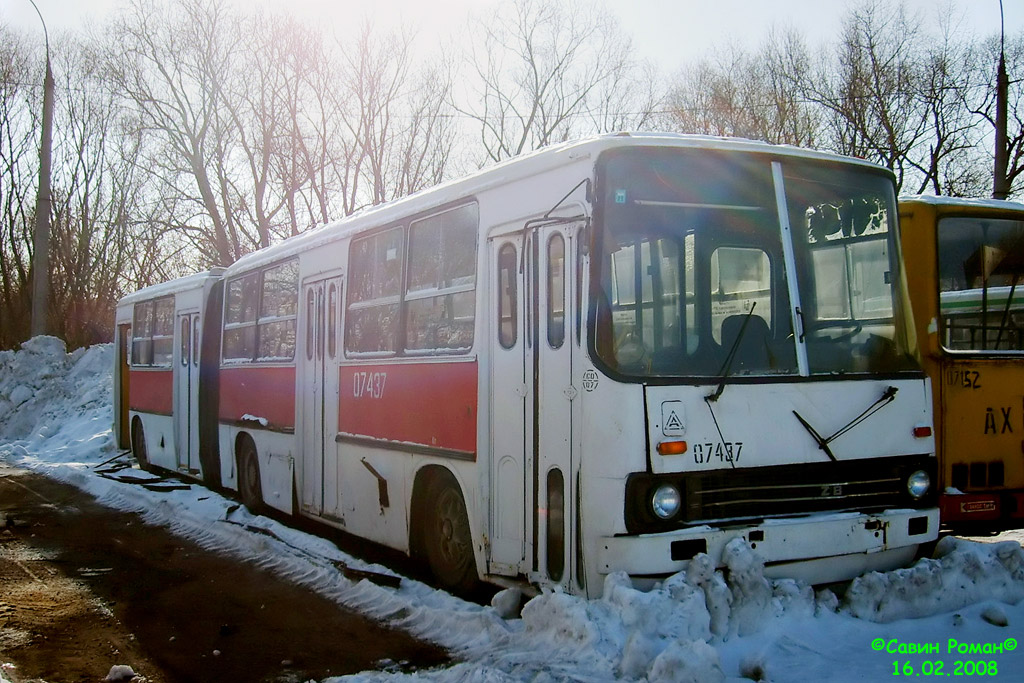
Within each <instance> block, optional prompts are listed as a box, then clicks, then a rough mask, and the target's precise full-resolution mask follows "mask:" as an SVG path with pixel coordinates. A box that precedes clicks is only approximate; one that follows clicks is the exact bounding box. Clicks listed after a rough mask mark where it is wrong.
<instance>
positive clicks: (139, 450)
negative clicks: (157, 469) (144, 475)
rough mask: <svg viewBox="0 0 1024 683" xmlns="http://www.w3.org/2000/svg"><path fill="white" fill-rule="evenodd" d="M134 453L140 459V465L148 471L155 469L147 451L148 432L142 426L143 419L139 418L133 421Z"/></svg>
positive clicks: (136, 458)
mask: <svg viewBox="0 0 1024 683" xmlns="http://www.w3.org/2000/svg"><path fill="white" fill-rule="evenodd" d="M132 454H133V455H134V456H135V460H137V461H138V463H139V467H141V468H142V469H144V470H145V471H147V472H152V471H153V466H152V465H150V464H149V454H148V453H146V432H145V430H144V429H143V428H142V420H140V419H139V418H135V421H134V422H132Z"/></svg>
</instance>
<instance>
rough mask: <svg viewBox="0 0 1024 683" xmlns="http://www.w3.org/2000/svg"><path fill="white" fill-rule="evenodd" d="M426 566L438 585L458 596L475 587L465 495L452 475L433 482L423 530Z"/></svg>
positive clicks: (475, 579)
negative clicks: (463, 497)
mask: <svg viewBox="0 0 1024 683" xmlns="http://www.w3.org/2000/svg"><path fill="white" fill-rule="evenodd" d="M423 541H424V546H425V548H424V551H425V554H426V556H427V564H428V565H429V567H430V572H431V573H432V574H433V575H434V578H435V579H436V580H437V582H438V584H439V585H440V586H441V587H442V588H444V589H445V590H449V591H452V592H455V593H468V592H469V591H470V590H471V589H472V588H473V587H474V586H476V584H477V582H478V581H479V579H478V578H477V575H476V560H475V559H474V557H473V540H472V538H471V536H470V533H469V518H468V517H467V515H466V504H465V503H464V502H463V500H462V493H460V492H459V488H458V486H457V485H456V484H455V482H454V481H453V480H452V478H451V477H450V476H447V475H446V476H441V477H438V478H437V479H435V480H434V482H433V485H432V486H431V490H430V493H429V495H428V500H427V517H426V520H425V524H424V527H423Z"/></svg>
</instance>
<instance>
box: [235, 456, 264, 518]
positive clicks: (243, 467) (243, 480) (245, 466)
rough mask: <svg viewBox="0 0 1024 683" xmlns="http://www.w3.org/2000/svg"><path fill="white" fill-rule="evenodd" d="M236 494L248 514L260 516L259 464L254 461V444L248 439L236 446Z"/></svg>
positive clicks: (261, 495) (261, 501)
mask: <svg viewBox="0 0 1024 683" xmlns="http://www.w3.org/2000/svg"><path fill="white" fill-rule="evenodd" d="M238 494H239V495H240V496H241V497H242V504H243V505H245V507H247V508H248V509H249V512H251V513H253V514H254V515H258V514H260V512H261V511H262V510H263V488H262V486H261V484H260V462H259V460H257V459H256V444H254V443H253V442H252V439H250V438H249V437H243V438H242V441H241V443H240V444H238Z"/></svg>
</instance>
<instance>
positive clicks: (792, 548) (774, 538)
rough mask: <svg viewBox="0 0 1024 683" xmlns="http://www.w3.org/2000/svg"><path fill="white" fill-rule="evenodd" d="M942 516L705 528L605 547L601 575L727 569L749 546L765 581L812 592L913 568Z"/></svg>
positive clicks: (925, 513)
mask: <svg viewBox="0 0 1024 683" xmlns="http://www.w3.org/2000/svg"><path fill="white" fill-rule="evenodd" d="M938 533H939V510H938V508H928V509H924V510H886V511H885V512H882V513H880V514H874V515H867V514H861V513H856V512H849V513H833V514H827V515H812V516H808V517H798V518H787V519H773V520H765V521H763V522H762V523H761V524H758V525H756V526H754V525H743V526H740V525H737V526H734V527H711V526H701V527H694V528H689V529H681V530H678V531H671V532H665V533H659V534H642V535H636V536H608V537H604V538H602V539H600V547H599V549H598V555H597V559H598V571H599V572H600V573H601V574H610V573H612V572H615V571H624V572H626V573H627V574H629V575H630V576H633V577H636V578H641V577H646V578H662V577H666V576H669V575H671V574H674V573H676V572H678V571H680V570H682V569H685V568H686V566H687V563H688V561H689V560H690V559H692V558H693V557H694V556H695V555H696V554H697V553H707V555H708V556H710V557H711V558H712V559H713V560H714V561H715V563H716V566H718V567H722V566H723V565H722V558H723V551H724V549H725V546H726V545H727V544H728V543H729V542H730V541H732V540H733V539H736V538H742V539H744V540H746V541H747V542H748V543H749V544H750V546H751V548H752V549H753V550H754V552H755V553H757V555H758V556H760V558H761V559H763V560H764V563H765V576H768V577H771V578H793V579H799V580H802V581H805V582H807V583H809V584H821V583H831V582H833V581H845V580H848V579H851V578H853V577H855V576H859V575H860V574H863V573H864V572H866V571H887V570H890V569H895V568H897V567H900V566H906V565H907V564H909V563H910V562H911V561H912V560H913V559H914V556H915V555H916V553H917V549H918V546H920V545H921V544H923V543H929V542H931V541H934V540H935V539H936V538H938Z"/></svg>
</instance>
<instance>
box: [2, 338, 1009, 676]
mask: <svg viewBox="0 0 1024 683" xmlns="http://www.w3.org/2000/svg"><path fill="white" fill-rule="evenodd" d="M112 367H113V345H111V344H101V345H96V346H92V347H90V348H88V349H84V348H83V349H77V350H76V351H74V352H72V353H70V354H68V353H66V352H65V348H64V343H63V342H62V341H60V340H59V339H56V338H53V337H36V338H34V339H32V340H29V341H28V342H25V344H23V345H22V347H21V349H20V350H18V351H0V460H3V461H5V462H7V463H9V464H11V465H14V466H19V467H23V468H26V469H31V470H33V471H35V472H37V473H39V474H42V475H45V476H49V477H52V478H55V479H58V480H61V481H64V482H67V483H69V484H73V485H75V486H77V487H78V488H80V489H82V490H84V491H86V492H88V493H90V494H91V495H93V496H95V497H96V498H97V500H98V501H99V502H100V503H101V504H103V505H107V506H108V507H112V508H117V509H120V510H125V511H130V512H136V513H138V514H139V515H140V516H141V517H142V519H143V521H144V522H145V523H147V524H153V525H161V526H165V527H167V528H169V529H170V530H171V531H172V532H173V533H176V534H178V535H180V536H182V537H185V538H189V539H191V540H193V541H195V542H197V543H199V544H200V545H202V546H203V547H205V548H210V549H216V550H217V551H219V552H223V553H226V554H228V555H231V556H234V557H236V558H238V559H239V560H243V561H248V562H253V563H255V564H257V565H259V566H260V567H262V568H264V569H266V570H267V571H269V572H272V573H274V574H275V575H277V576H278V577H279V578H280V579H281V580H282V581H291V582H293V583H296V584H298V585H302V586H305V587H306V588H308V589H310V590H313V591H316V592H317V593H319V594H321V595H323V596H324V597H325V598H327V599H330V600H333V601H335V602H336V603H337V604H339V605H341V606H344V607H346V608H349V609H352V610H356V611H359V612H361V613H363V614H366V615H367V616H369V617H372V618H375V619H378V620H380V621H381V622H384V623H386V624H389V625H391V626H394V627H396V628H400V629H403V630H405V631H407V632H409V633H411V634H412V635H414V636H417V637H419V638H422V639H424V640H428V641H431V642H433V643H436V644H438V645H440V646H442V647H444V648H446V649H448V650H449V651H450V652H451V653H452V655H453V657H454V658H455V659H456V661H458V662H459V663H458V664H456V665H454V666H451V667H449V668H443V669H438V670H426V671H419V672H416V673H414V674H396V673H391V672H389V671H387V670H385V669H386V668H387V663H386V662H381V665H380V670H371V671H364V672H362V673H360V674H356V675H354V676H350V677H346V679H345V681H346V682H347V683H427V682H433V683H520V682H524V683H525V682H526V681H534V682H537V681H543V682H544V683H561V682H562V681H565V682H570V681H572V682H576V681H587V682H588V683H613V681H626V682H629V681H635V682H636V683H661V682H662V681H664V682H666V683H667V682H669V681H671V682H672V683H683V682H685V681H694V682H700V683H715V682H723V683H750V681H751V680H763V681H777V682H779V681H787V682H789V681H795V682H797V683H800V682H801V681H815V682H817V681H838V682H844V683H845V682H848V681H849V682H853V681H881V680H892V677H893V676H896V675H899V676H905V675H913V674H915V673H916V674H917V675H922V674H931V675H934V674H935V673H936V672H941V673H942V674H943V675H955V672H956V670H957V667H958V664H959V667H960V671H961V674H965V675H973V676H979V675H982V674H984V675H985V680H1002V681H1010V680H1019V678H1020V672H1021V671H1022V670H1024V648H1019V647H1018V643H1017V639H1018V638H1020V637H1021V633H1022V632H1024V631H1022V626H1024V548H1022V547H1021V540H1022V539H1024V531H1021V530H1017V531H1012V532H1007V533H1004V534H1003V535H1001V536H999V537H996V538H993V539H987V540H988V541H989V542H980V541H978V540H976V539H961V538H957V537H953V536H948V537H946V538H944V539H942V541H941V542H940V543H939V546H938V548H937V551H936V557H935V558H934V559H922V560H920V561H918V562H917V563H916V564H915V565H914V566H912V567H910V568H906V569H898V570H894V571H891V572H885V573H876V572H872V573H870V574H867V575H865V576H864V577H861V578H859V579H857V580H855V581H854V582H853V583H852V584H851V585H850V587H849V588H848V590H847V591H846V595H845V597H843V598H842V599H841V600H840V599H839V598H838V597H837V596H836V594H834V593H832V592H831V591H828V590H822V591H819V592H817V593H815V592H814V590H813V589H812V588H811V587H809V586H806V585H803V584H799V583H797V582H795V581H792V580H778V581H770V580H768V579H766V578H765V577H764V575H763V564H761V563H760V560H759V559H758V558H757V556H756V555H755V554H754V551H752V550H751V548H750V547H749V546H748V545H746V543H745V542H744V541H742V539H737V540H736V541H734V542H733V543H730V545H729V547H728V548H727V553H726V558H725V563H726V565H727V566H728V567H729V573H728V576H727V577H726V575H725V574H724V573H723V572H722V571H713V570H712V568H711V566H710V564H708V563H706V562H704V561H702V558H701V557H700V556H698V558H696V559H695V560H693V561H691V562H690V563H689V564H688V566H687V568H686V570H684V571H682V572H679V573H678V574H676V575H674V576H672V577H670V578H669V579H666V580H665V582H664V583H663V584H662V585H660V586H658V587H656V588H655V589H654V590H651V591H649V592H641V591H638V590H635V589H634V588H632V586H630V585H629V582H628V580H627V578H626V577H625V575H624V574H612V575H610V576H609V578H608V579H607V580H606V582H605V585H604V595H603V597H601V598H595V599H591V600H586V599H583V598H579V597H575V596H570V595H566V594H563V593H552V592H548V593H544V594H542V595H540V596H537V597H535V598H533V599H531V600H530V601H529V602H527V603H526V604H525V606H524V607H523V608H522V611H521V613H520V614H519V615H517V614H515V613H512V612H510V611H508V610H507V605H508V603H510V602H518V597H517V596H516V595H515V594H513V593H510V592H509V590H505V591H501V592H499V593H498V594H497V595H496V596H495V600H494V601H493V602H492V604H491V605H479V604H476V603H469V602H465V601H463V600H461V599H459V598H457V597H455V596H453V595H450V594H448V593H445V592H443V591H439V590H435V589H433V588H431V587H429V586H427V585H425V584H423V583H420V582H418V581H415V580H413V579H409V578H407V577H400V581H399V586H398V587H397V588H392V587H386V586H379V585H376V584H373V583H371V582H369V581H366V580H363V581H359V582H355V581H352V580H349V579H346V578H345V577H344V576H343V575H342V574H341V573H340V572H339V571H338V570H337V568H336V567H335V566H334V564H333V563H334V562H343V563H345V564H346V565H348V566H350V567H353V568H356V569H364V570H369V571H376V572H381V573H389V574H390V573H393V572H392V571H391V570H390V569H388V568H386V567H382V566H379V565H368V564H367V563H365V562H363V561H361V560H359V559H357V558H354V557H351V556H349V555H347V554H345V553H343V552H342V551H340V550H339V549H338V548H337V547H336V546H335V545H334V544H333V543H331V542H330V541H329V540H327V539H324V538H320V537H318V536H314V535H310V534H308V533H305V532H302V531H298V530H296V529H292V528H289V527H287V526H284V525H282V524H281V523H279V522H277V521H275V520H272V519H269V518H267V517H262V516H253V515H250V514H249V513H248V512H247V511H246V510H245V509H244V508H241V507H240V506H239V505H237V503H235V501H233V500H231V499H228V498H225V497H223V496H221V495H219V494H217V493H214V492H211V491H208V490H206V489H204V488H202V487H200V486H198V485H193V486H192V487H190V489H189V490H175V491H165V492H156V491H149V490H146V489H144V488H142V487H140V486H138V485H136V484H130V483H124V482H121V481H116V480H114V479H110V478H106V477H103V476H101V475H100V474H99V473H98V471H97V470H105V469H106V468H108V467H110V466H111V464H112V462H122V463H123V464H124V465H125V466H126V467H127V466H128V465H130V464H131V460H130V458H129V457H128V456H126V455H123V456H122V457H121V458H120V459H118V450H117V448H116V447H115V445H114V440H113V437H112V435H111V430H110V425H111V418H112V403H111V394H112V387H111V368H112ZM118 475H119V477H122V478H126V477H133V478H136V479H140V478H147V477H151V476H153V475H149V474H147V473H145V472H143V471H141V470H139V469H137V468H134V467H133V468H131V469H124V470H122V471H121V472H119V473H118ZM154 618H159V615H154ZM926 648H927V649H926ZM972 649H973V650H974V653H972ZM10 664H11V662H9V661H7V660H6V659H5V658H4V655H3V653H0V682H2V681H3V680H4V678H3V672H4V671H8V670H9V665H10ZM111 666H112V671H113V667H133V670H134V671H136V672H137V673H139V674H141V675H143V676H145V675H146V673H147V672H146V671H145V670H140V668H139V667H138V666H137V663H136V662H132V661H128V660H127V659H125V658H123V657H121V658H119V659H114V660H113V661H111ZM907 667H910V668H909V669H908V668H907ZM979 667H984V670H982V669H980V668H979ZM121 670H124V669H121ZM908 671H909V674H908ZM896 680H900V679H896ZM972 680H973V679H972ZM320 683H343V682H342V679H336V678H332V679H326V680H325V681H321V682H320Z"/></svg>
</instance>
